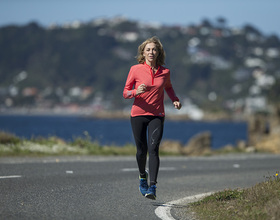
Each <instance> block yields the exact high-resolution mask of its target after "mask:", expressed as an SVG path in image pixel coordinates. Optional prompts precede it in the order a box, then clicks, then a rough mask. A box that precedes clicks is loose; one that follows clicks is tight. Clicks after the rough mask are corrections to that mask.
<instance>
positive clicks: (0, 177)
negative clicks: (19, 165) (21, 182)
mask: <svg viewBox="0 0 280 220" xmlns="http://www.w3.org/2000/svg"><path fill="white" fill-rule="evenodd" d="M20 177H21V176H19V175H13V176H0V179H10V178H20Z"/></svg>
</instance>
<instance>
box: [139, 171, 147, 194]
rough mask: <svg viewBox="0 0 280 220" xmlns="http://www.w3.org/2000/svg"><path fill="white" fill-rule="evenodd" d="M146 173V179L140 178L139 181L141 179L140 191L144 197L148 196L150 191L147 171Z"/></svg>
mask: <svg viewBox="0 0 280 220" xmlns="http://www.w3.org/2000/svg"><path fill="white" fill-rule="evenodd" d="M145 173H146V178H140V177H139V179H140V184H139V190H140V192H141V194H142V195H143V196H145V195H146V193H147V191H148V188H149V186H148V172H147V171H145Z"/></svg>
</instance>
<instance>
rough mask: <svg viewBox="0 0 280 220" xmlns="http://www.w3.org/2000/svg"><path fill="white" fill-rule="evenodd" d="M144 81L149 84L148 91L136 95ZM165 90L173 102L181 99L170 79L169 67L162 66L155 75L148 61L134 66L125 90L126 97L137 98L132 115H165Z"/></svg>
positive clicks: (124, 95)
mask: <svg viewBox="0 0 280 220" xmlns="http://www.w3.org/2000/svg"><path fill="white" fill-rule="evenodd" d="M143 83H144V84H145V85H146V86H147V89H146V92H144V93H142V94H139V95H137V96H136V89H137V88H138V86H139V85H141V84H143ZM164 90H165V91H166V92H167V94H168V96H169V97H170V99H171V100H172V102H174V101H179V99H178V97H177V96H176V94H175V92H174V90H173V87H172V84H171V81H170V71H169V69H167V68H165V67H163V66H160V67H159V68H158V70H157V72H156V73H155V74H154V75H153V71H152V69H151V67H150V66H149V65H148V64H146V63H144V64H137V65H134V66H132V67H131V68H130V71H129V74H128V77H127V80H126V83H125V87H124V90H123V97H124V98H125V99H131V98H135V99H134V103H133V105H132V109H131V116H132V117H135V116H140V115H153V116H162V117H163V116H164V115H165V113H164V104H163V100H164Z"/></svg>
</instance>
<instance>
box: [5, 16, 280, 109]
mask: <svg viewBox="0 0 280 220" xmlns="http://www.w3.org/2000/svg"><path fill="white" fill-rule="evenodd" d="M154 35H156V36H158V37H159V38H160V39H161V41H162V43H163V45H164V48H165V50H166V53H167V58H166V66H167V67H168V68H170V69H171V74H172V83H173V85H174V87H175V90H176V92H177V94H178V96H179V97H180V98H181V99H182V100H183V102H184V103H185V104H190V105H191V104H195V105H196V106H198V107H199V108H201V109H204V110H205V109H207V110H208V111H209V110H211V111H220V110H226V111H229V112H234V111H242V112H243V111H248V112H254V111H264V110H267V105H268V104H276V103H277V101H278V99H277V96H278V94H279V93H280V49H279V48H280V40H279V37H278V36H275V35H272V36H265V35H264V34H262V33H261V32H260V31H259V30H257V29H256V28H254V27H253V26H251V25H246V26H244V27H242V28H239V29H237V28H233V27H228V26H227V23H226V21H225V19H219V20H218V21H215V22H210V21H208V20H204V21H202V22H201V23H200V24H197V25H190V26H162V25H158V24H157V25H155V24H154V25H152V24H143V23H138V22H136V21H131V20H127V19H123V18H113V19H96V20H93V21H91V22H88V23H79V22H73V23H72V24H68V25H64V26H51V27H48V28H46V27H41V26H39V25H38V24H37V23H30V24H28V25H25V26H5V27H1V28H0V48H1V50H0V77H1V81H0V102H1V103H2V104H1V109H9V108H16V107H23V106H25V107H42V108H55V107H57V106H61V105H64V106H65V105H71V104H77V105H79V106H90V107H93V109H96V110H103V109H120V110H121V109H123V108H125V107H126V106H127V105H130V104H131V102H129V101H127V100H124V99H123V98H122V90H123V86H124V83H125V80H126V76H127V74H128V71H129V68H130V66H131V65H133V64H136V60H135V56H136V53H137V47H138V45H139V44H140V43H141V42H142V41H144V40H145V39H146V38H148V37H151V36H154Z"/></svg>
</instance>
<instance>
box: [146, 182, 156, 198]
mask: <svg viewBox="0 0 280 220" xmlns="http://www.w3.org/2000/svg"><path fill="white" fill-rule="evenodd" d="M156 188H157V187H156V185H152V186H151V187H150V188H149V189H148V191H147V193H146V195H145V197H146V198H148V199H152V200H155V199H156Z"/></svg>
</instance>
